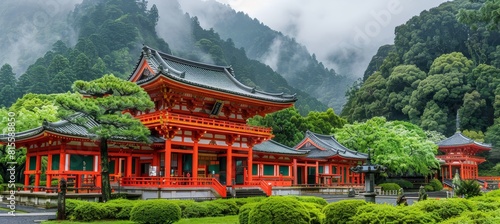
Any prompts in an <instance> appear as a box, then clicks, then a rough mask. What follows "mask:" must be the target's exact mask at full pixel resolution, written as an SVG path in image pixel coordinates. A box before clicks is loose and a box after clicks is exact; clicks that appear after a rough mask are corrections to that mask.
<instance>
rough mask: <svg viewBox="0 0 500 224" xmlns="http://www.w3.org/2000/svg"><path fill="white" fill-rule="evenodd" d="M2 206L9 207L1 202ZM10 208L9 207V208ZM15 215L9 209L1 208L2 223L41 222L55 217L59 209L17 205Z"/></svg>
mask: <svg viewBox="0 0 500 224" xmlns="http://www.w3.org/2000/svg"><path fill="white" fill-rule="evenodd" d="M0 206H1V207H2V208H7V204H6V203H0ZM7 209H8V208H7ZM16 211H17V212H16V213H14V216H13V215H11V214H9V213H8V212H9V211H8V210H3V209H2V210H0V223H6V224H7V223H8V224H26V223H40V222H42V221H45V220H49V219H55V218H56V211H57V209H45V208H37V207H31V206H23V205H16Z"/></svg>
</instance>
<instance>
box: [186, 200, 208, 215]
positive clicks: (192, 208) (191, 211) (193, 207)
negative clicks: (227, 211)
mask: <svg viewBox="0 0 500 224" xmlns="http://www.w3.org/2000/svg"><path fill="white" fill-rule="evenodd" d="M207 214H208V207H207V206H206V205H204V204H202V203H192V204H188V205H187V206H186V208H185V209H183V210H182V218H202V217H207Z"/></svg>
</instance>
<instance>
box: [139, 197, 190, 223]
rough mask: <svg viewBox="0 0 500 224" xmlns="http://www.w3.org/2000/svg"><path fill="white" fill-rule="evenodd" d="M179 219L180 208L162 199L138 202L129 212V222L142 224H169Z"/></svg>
mask: <svg viewBox="0 0 500 224" xmlns="http://www.w3.org/2000/svg"><path fill="white" fill-rule="evenodd" d="M180 219H181V208H180V207H179V206H178V205H177V204H176V203H174V202H172V201H168V200H162V199H155V200H147V201H140V202H138V203H136V204H135V206H134V207H133V208H132V211H130V220H131V221H134V222H137V223H144V224H156V223H158V224H160V223H161V224H165V223H168V224H171V223H174V222H177V221H179V220H180Z"/></svg>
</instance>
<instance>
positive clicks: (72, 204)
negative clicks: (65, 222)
mask: <svg viewBox="0 0 500 224" xmlns="http://www.w3.org/2000/svg"><path fill="white" fill-rule="evenodd" d="M88 203H89V202H87V201H81V200H76V199H66V217H67V218H69V219H74V216H75V208H76V207H77V206H79V205H81V204H84V205H86V204H88ZM71 217H73V218H71Z"/></svg>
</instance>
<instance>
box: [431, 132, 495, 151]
mask: <svg viewBox="0 0 500 224" xmlns="http://www.w3.org/2000/svg"><path fill="white" fill-rule="evenodd" d="M466 144H476V145H479V146H481V147H484V148H491V147H492V145H491V144H487V143H481V142H477V141H475V140H473V139H471V138H469V137H467V136H465V135H463V134H462V132H459V131H457V132H455V134H453V135H452V136H450V137H448V138H446V139H444V140H441V141H440V142H438V143H437V145H438V146H454V145H466Z"/></svg>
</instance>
